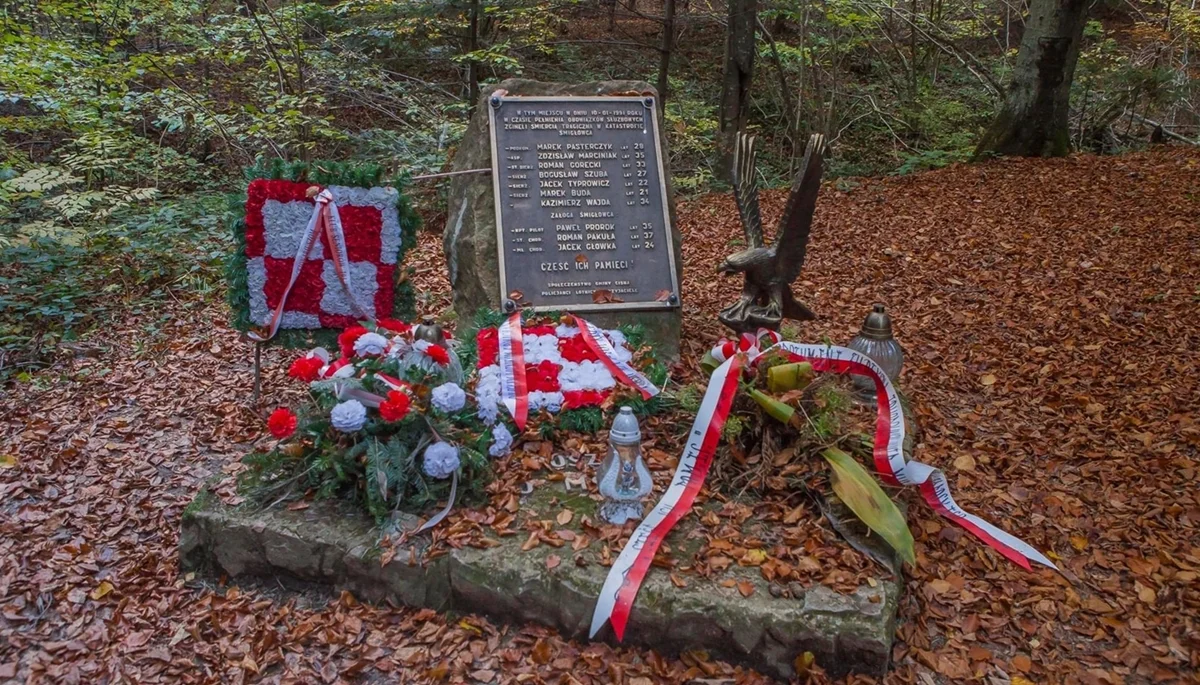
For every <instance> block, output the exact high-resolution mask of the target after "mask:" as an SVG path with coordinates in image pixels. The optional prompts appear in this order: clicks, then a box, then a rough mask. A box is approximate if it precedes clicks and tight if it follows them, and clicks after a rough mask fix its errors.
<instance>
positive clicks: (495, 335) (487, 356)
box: [475, 328, 500, 369]
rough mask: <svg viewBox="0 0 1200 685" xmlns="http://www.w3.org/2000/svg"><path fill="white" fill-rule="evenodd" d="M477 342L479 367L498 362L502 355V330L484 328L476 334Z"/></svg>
mask: <svg viewBox="0 0 1200 685" xmlns="http://www.w3.org/2000/svg"><path fill="white" fill-rule="evenodd" d="M475 344H476V345H477V346H478V348H479V368H481V369H482V368H483V367H485V366H491V365H492V364H495V363H496V358H497V357H498V356H499V355H500V332H499V331H497V330H496V329H495V328H483V329H480V331H479V333H478V334H476V335H475Z"/></svg>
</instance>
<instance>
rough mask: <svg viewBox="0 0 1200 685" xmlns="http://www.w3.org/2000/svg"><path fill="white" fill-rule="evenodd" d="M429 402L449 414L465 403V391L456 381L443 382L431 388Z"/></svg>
mask: <svg viewBox="0 0 1200 685" xmlns="http://www.w3.org/2000/svg"><path fill="white" fill-rule="evenodd" d="M430 403H432V404H433V407H434V408H435V409H437V410H438V411H443V412H446V413H447V414H450V413H452V412H456V411H458V410H459V409H462V408H463V406H465V405H466V403H467V393H465V392H463V389H462V388H460V387H458V384H457V383H443V384H441V385H439V386H438V387H436V388H434V389H433V395H432V397H431V398H430Z"/></svg>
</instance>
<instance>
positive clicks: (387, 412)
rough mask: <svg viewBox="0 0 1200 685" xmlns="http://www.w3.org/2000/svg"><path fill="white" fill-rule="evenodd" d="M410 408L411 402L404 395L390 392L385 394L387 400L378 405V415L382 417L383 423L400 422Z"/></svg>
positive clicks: (393, 391)
mask: <svg viewBox="0 0 1200 685" xmlns="http://www.w3.org/2000/svg"><path fill="white" fill-rule="evenodd" d="M411 406H412V400H410V399H409V398H408V395H407V394H406V393H402V392H400V391H398V390H391V391H389V392H388V394H387V399H386V400H384V401H382V402H380V403H379V415H380V416H381V417H383V420H384V421H400V420H402V419H403V418H404V417H405V416H408V410H409V408H410V407H411Z"/></svg>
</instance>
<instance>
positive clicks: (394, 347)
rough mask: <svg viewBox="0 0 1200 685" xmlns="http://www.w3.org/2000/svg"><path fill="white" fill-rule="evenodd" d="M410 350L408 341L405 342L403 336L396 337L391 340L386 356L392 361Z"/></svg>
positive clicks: (410, 346)
mask: <svg viewBox="0 0 1200 685" xmlns="http://www.w3.org/2000/svg"><path fill="white" fill-rule="evenodd" d="M411 349H412V345H409V344H408V341H407V340H405V339H404V337H403V336H399V335H397V336H396V337H394V338H392V344H391V346H390V347H388V351H387V356H388V357H390V358H392V359H396V358H397V357H402V356H404V354H405V353H406V352H408V351H409V350H411Z"/></svg>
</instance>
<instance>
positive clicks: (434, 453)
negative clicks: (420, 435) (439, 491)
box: [425, 442, 459, 478]
mask: <svg viewBox="0 0 1200 685" xmlns="http://www.w3.org/2000/svg"><path fill="white" fill-rule="evenodd" d="M458 464H459V461H458V448H457V447H455V446H454V445H451V444H450V443H448V442H435V443H433V444H432V445H430V446H429V447H426V448H425V473H427V474H429V475H430V476H433V477H434V478H449V477H450V474H452V473H454V472H455V471H457V470H458Z"/></svg>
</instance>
